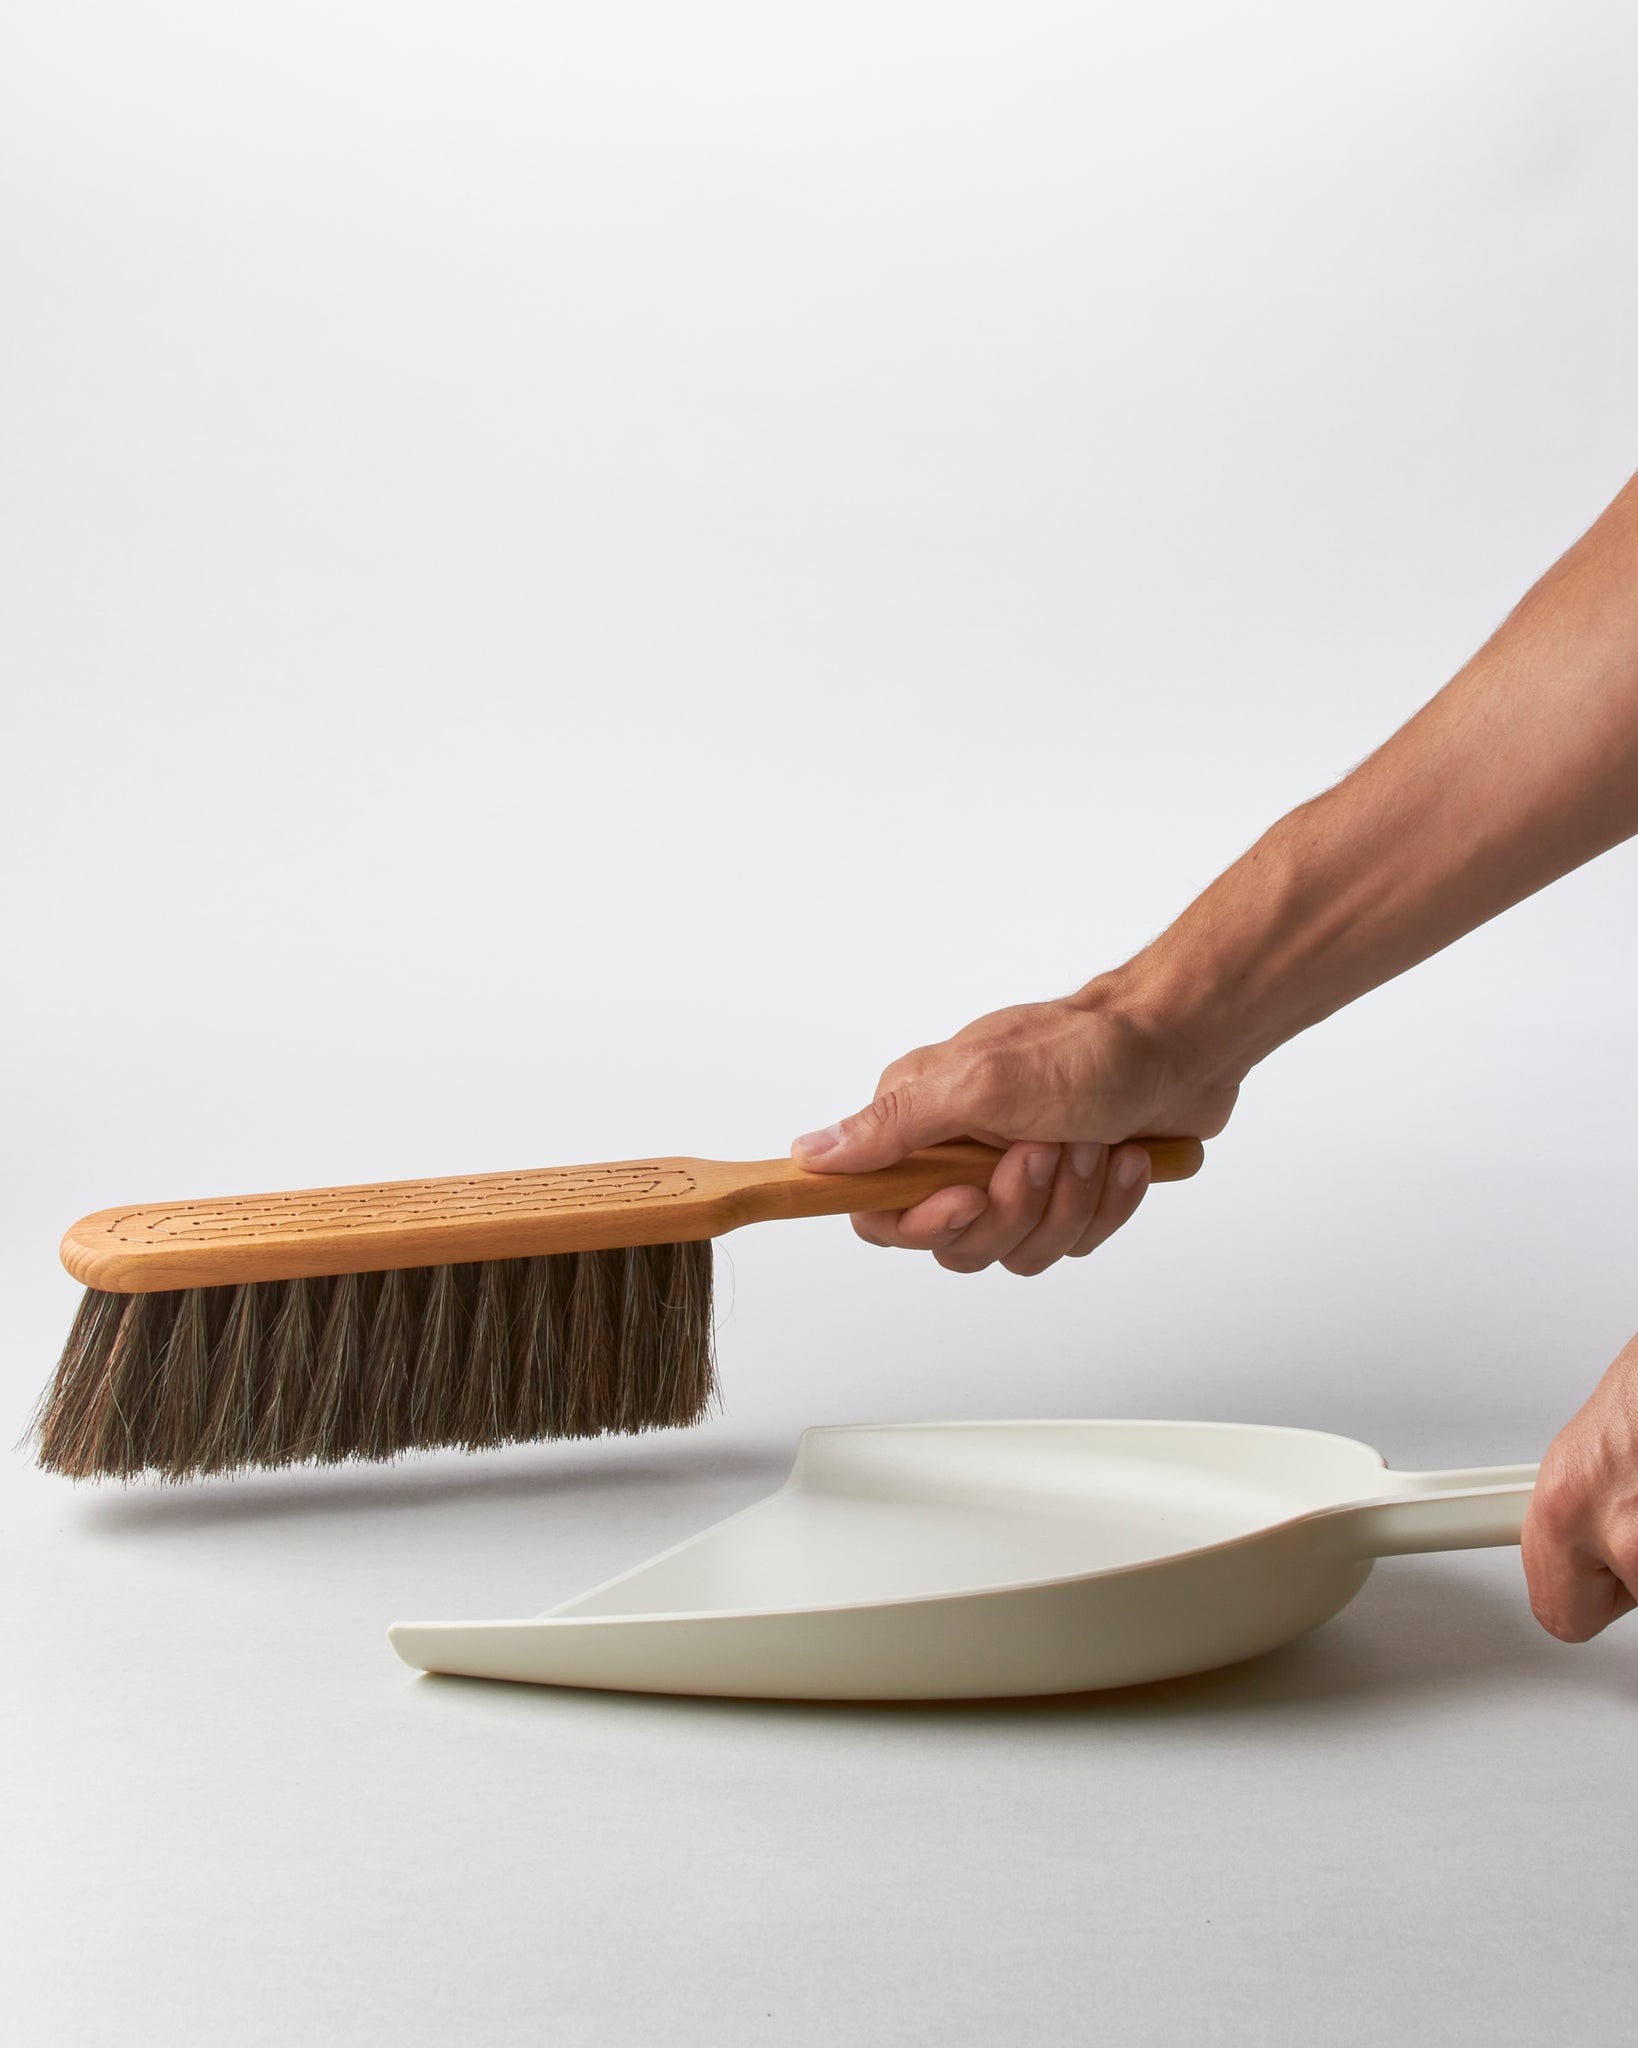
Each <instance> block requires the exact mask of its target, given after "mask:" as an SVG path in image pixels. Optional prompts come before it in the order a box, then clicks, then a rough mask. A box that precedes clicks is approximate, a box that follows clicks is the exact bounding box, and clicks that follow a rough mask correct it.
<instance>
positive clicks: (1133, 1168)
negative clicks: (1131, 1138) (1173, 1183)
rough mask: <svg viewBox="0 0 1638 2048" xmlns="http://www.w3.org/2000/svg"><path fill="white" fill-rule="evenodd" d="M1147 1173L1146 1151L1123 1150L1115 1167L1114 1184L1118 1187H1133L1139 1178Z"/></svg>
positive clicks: (1144, 1176)
mask: <svg viewBox="0 0 1638 2048" xmlns="http://www.w3.org/2000/svg"><path fill="white" fill-rule="evenodd" d="M1148 1175H1149V1155H1148V1153H1147V1152H1123V1153H1122V1154H1121V1160H1120V1164H1119V1166H1117V1167H1116V1168H1115V1185H1116V1187H1119V1188H1135V1187H1136V1186H1137V1184H1138V1182H1139V1181H1140V1180H1146V1179H1147V1178H1148Z"/></svg>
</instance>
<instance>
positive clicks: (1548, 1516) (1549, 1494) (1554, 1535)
mask: <svg viewBox="0 0 1638 2048" xmlns="http://www.w3.org/2000/svg"><path fill="white" fill-rule="evenodd" d="M1584 1504H1585V1496H1584V1493H1583V1490H1582V1486H1581V1483H1580V1478H1579V1475H1577V1474H1576V1473H1575V1472H1573V1471H1571V1470H1569V1469H1567V1468H1566V1467H1565V1466H1563V1465H1561V1464H1556V1463H1554V1462H1553V1461H1552V1460H1551V1459H1549V1460H1548V1461H1547V1462H1546V1463H1545V1464H1544V1465H1543V1467H1542V1470H1541V1474H1540V1476H1539V1477H1538V1479H1537V1480H1536V1486H1535V1492H1534V1493H1533V1494H1532V1495H1531V1499H1530V1520H1531V1523H1532V1524H1533V1525H1534V1533H1535V1534H1536V1535H1537V1536H1538V1537H1539V1538H1541V1540H1542V1541H1544V1542H1545V1543H1547V1544H1549V1545H1554V1546H1557V1545H1562V1544H1566V1543H1569V1542H1570V1541H1571V1540H1572V1539H1573V1538H1574V1537H1575V1536H1576V1535H1577V1534H1578V1533H1579V1531H1580V1528H1581V1524H1582V1518H1583V1512H1584Z"/></svg>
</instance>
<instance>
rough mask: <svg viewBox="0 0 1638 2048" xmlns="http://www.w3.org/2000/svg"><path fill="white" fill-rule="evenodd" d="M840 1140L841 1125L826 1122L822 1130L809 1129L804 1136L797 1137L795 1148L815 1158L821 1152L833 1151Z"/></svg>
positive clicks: (810, 1157)
mask: <svg viewBox="0 0 1638 2048" xmlns="http://www.w3.org/2000/svg"><path fill="white" fill-rule="evenodd" d="M841 1142H842V1127H841V1125H840V1124H826V1126H825V1128H824V1129H823V1130H822V1131H809V1132H808V1133H807V1135H806V1136H805V1137H802V1138H798V1139H797V1141H796V1149H797V1151H798V1152H801V1153H803V1154H805V1155H806V1157H807V1158H809V1159H817V1158H819V1157H820V1156H821V1154H823V1153H826V1152H834V1151H835V1150H836V1147H837V1146H838V1145H839V1144H840V1143H841Z"/></svg>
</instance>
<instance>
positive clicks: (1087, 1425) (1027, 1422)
mask: <svg viewBox="0 0 1638 2048" xmlns="http://www.w3.org/2000/svg"><path fill="white" fill-rule="evenodd" d="M1056 1428H1071V1429H1099V1430H1104V1429H1109V1430H1124V1429H1158V1430H1161V1431H1167V1432H1169V1431H1173V1430H1176V1431H1178V1432H1184V1431H1189V1432H1195V1433H1199V1432H1209V1433H1213V1434H1217V1433H1223V1434H1230V1435H1260V1436H1286V1437H1303V1438H1307V1439H1316V1438H1317V1439H1320V1440H1322V1441H1326V1442H1330V1443H1333V1444H1340V1445H1346V1446H1347V1447H1348V1448H1349V1449H1350V1450H1354V1451H1359V1452H1363V1453H1365V1455H1366V1456H1367V1457H1369V1458H1370V1459H1371V1460H1373V1461H1374V1464H1375V1467H1376V1469H1378V1470H1380V1471H1381V1472H1383V1473H1387V1472H1388V1471H1390V1470H1391V1469H1392V1468H1391V1467H1390V1466H1389V1464H1388V1461H1387V1459H1386V1458H1385V1457H1384V1456H1383V1455H1382V1453H1381V1452H1380V1451H1378V1450H1376V1449H1375V1448H1374V1447H1373V1446H1372V1445H1370V1444H1367V1443H1364V1442H1362V1441H1361V1440H1360V1439H1359V1438H1357V1437H1347V1436H1342V1435H1341V1434H1339V1433H1338V1432H1336V1431H1332V1430H1317V1429H1305V1428H1303V1427H1302V1426H1301V1425H1300V1424H1293V1423H1260V1422H1226V1421H1215V1422H1212V1421H1205V1422H1196V1421H1190V1420H1188V1419H1187V1418H1179V1417H1166V1418H1156V1419H1153V1420H1150V1419H1146V1418H1144V1417H1142V1416H1112V1417H1105V1416H1064V1417H1058V1418H1052V1417H1041V1416H1012V1417H998V1418H995V1419H994V1420H988V1421H986V1420H984V1419H983V1418H961V1419H957V1420H953V1421H933V1422H864V1423H846V1422H835V1423H812V1424H809V1425H808V1426H807V1427H806V1428H805V1429H804V1430H803V1431H802V1435H801V1437H800V1438H799V1439H798V1443H797V1452H796V1458H795V1461H794V1462H793V1464H792V1467H791V1471H790V1473H789V1474H788V1475H787V1477H786V1478H785V1480H784V1482H783V1484H782V1485H780V1486H779V1487H777V1488H775V1490H774V1492H773V1493H770V1494H765V1495H763V1497H762V1498H761V1499H760V1500H756V1501H752V1502H750V1503H749V1504H748V1505H747V1506H745V1507H743V1508H740V1509H739V1510H738V1511H737V1512H736V1513H734V1514H731V1515H725V1516H724V1517H723V1518H722V1519H721V1520H720V1521H718V1522H713V1523H712V1524H710V1527H709V1530H698V1531H696V1532H695V1533H694V1534H693V1535H691V1536H686V1537H684V1538H683V1539H682V1541H681V1542H679V1543H674V1544H672V1545H671V1546H670V1547H669V1548H668V1549H665V1550H662V1551H658V1552H657V1553H656V1554H655V1555H654V1556H653V1557H648V1558H644V1559H643V1560H642V1562H641V1563H640V1564H636V1565H633V1566H632V1567H631V1568H630V1570H629V1571H625V1572H617V1573H615V1574H614V1576H613V1577H611V1578H608V1579H604V1580H602V1581H600V1582H599V1583H598V1584H597V1585H595V1586H591V1587H588V1588H587V1589H586V1590H585V1591H584V1592H582V1593H577V1594H575V1595H573V1596H572V1598H573V1599H575V1600H587V1599H590V1598H591V1597H592V1596H593V1595H595V1594H597V1593H601V1592H604V1591H606V1590H607V1589H608V1588H609V1587H612V1586H616V1585H619V1584H620V1583H621V1581H622V1580H624V1579H627V1578H631V1577H634V1576H635V1575H636V1574H637V1573H639V1572H646V1571H648V1570H650V1569H651V1568H652V1567H654V1566H655V1565H658V1564H661V1563H663V1562H664V1561H665V1560H666V1559H667V1558H669V1557H674V1556H675V1555H677V1553H678V1552H680V1551H683V1550H687V1549H689V1548H690V1547H691V1546H692V1545H693V1544H695V1543H696V1542H698V1541H699V1540H700V1538H701V1537H702V1536H704V1535H706V1534H707V1533H714V1532H715V1531H716V1530H719V1529H723V1528H725V1527H727V1526H728V1524H729V1523H732V1522H736V1521H738V1520H739V1519H740V1518H741V1517H742V1516H745V1515H749V1514H754V1513H755V1512H756V1511H757V1510H758V1509H759V1508H762V1507H765V1506H766V1505H767V1504H768V1502H770V1501H772V1500H776V1499H778V1497H779V1495H780V1494H782V1493H784V1492H785V1491H786V1490H787V1489H789V1488H791V1487H792V1486H795V1485H797V1484H798V1483H799V1480H798V1475H799V1474H800V1472H801V1467H802V1449H803V1446H804V1444H805V1443H806V1441H807V1439H808V1438H809V1437H810V1436H828V1435H857V1436H868V1435H889V1434H894V1433H899V1432H912V1431H950V1432H961V1431H966V1430H982V1429H1006V1430H1012V1429H1018V1430H1027V1429H1056ZM1396 1497H1397V1496H1395V1495H1394V1494H1393V1493H1391V1492H1376V1493H1361V1494H1357V1495H1352V1496H1350V1497H1349V1498H1348V1499H1346V1500H1340V1501H1327V1502H1324V1503H1322V1504H1320V1505H1319V1506H1317V1507H1312V1508H1304V1509H1302V1510H1300V1511H1299V1512H1298V1513H1296V1514H1293V1515H1288V1516H1285V1517H1283V1518H1282V1519H1281V1520H1279V1521H1275V1522H1264V1523H1260V1524H1259V1525H1258V1526H1257V1527H1256V1528H1254V1529H1248V1530H1244V1531H1242V1532H1241V1533H1240V1534H1239V1535H1236V1536H1225V1537H1220V1538H1218V1539H1217V1540H1216V1541H1215V1542H1212V1543H1201V1544H1194V1545H1191V1546H1189V1547H1188V1548H1186V1549H1182V1550H1168V1551H1163V1552H1161V1553H1160V1554H1159V1555H1158V1556H1155V1557H1146V1558H1137V1559H1134V1560H1132V1561H1131V1562H1130V1563H1127V1564H1118V1565H1103V1566H1099V1567H1097V1568H1095V1569H1093V1570H1090V1571H1077V1572H1059V1573H1054V1574H1053V1575H1051V1576H1050V1577H1047V1578H1032V1579H1013V1580H1007V1581H1004V1582H1001V1583H998V1584H986V1585H979V1586H963V1587H958V1588H955V1589H953V1590H950V1591H946V1592H941V1593H901V1594H891V1595H887V1596H884V1597H883V1598H881V1599H879V1600H841V1601H825V1602H820V1603H816V1604H813V1605H809V1606H779V1607H690V1608H681V1607H679V1608H662V1609H644V1610H642V1611H639V1612H633V1613H628V1614H575V1613H560V1612H559V1611H558V1610H557V1609H548V1610H547V1611H546V1612H545V1613H544V1614H539V1615H531V1616H527V1617H523V1618H519V1619H515V1620H498V1621H456V1622H430V1621H429V1622H398V1623H394V1625H393V1628H392V1629H390V1630H389V1631H388V1633H389V1635H390V1636H394V1635H396V1633H397V1631H399V1630H403V1631H404V1632H406V1633H408V1632H409V1631H411V1630H417V1631H419V1630H427V1631H431V1630H433V1629H437V1630H439V1631H457V1632H460V1633H469V1634H475V1633H478V1632H480V1631H500V1632H505V1633H508V1634H512V1633H526V1632H532V1631H537V1630H547V1629H550V1630H554V1631H555V1630H557V1629H560V1628H593V1627H599V1628H601V1627H614V1628H618V1627H623V1626H632V1625H641V1626H643V1627H648V1628H652V1627H654V1626H655V1625H656V1624H659V1623H666V1622H678V1623H682V1622H689V1623H693V1622H702V1621H710V1622H724V1623H729V1622H747V1623H749V1622H767V1621H779V1620H785V1619H796V1618H799V1617H812V1616H819V1615H846V1614H871V1613H876V1612H879V1611H887V1610H891V1609H895V1608H929V1607H941V1606H949V1605H953V1604H955V1603H958V1602H962V1601H979V1600H992V1599H1000V1598H1006V1597H1011V1596H1016V1595H1018V1594H1022V1593H1037V1592H1051V1591H1053V1590H1054V1589H1057V1588H1062V1587H1067V1586H1079V1585H1089V1584H1092V1583H1094V1582H1102V1581H1113V1580H1116V1579H1121V1578H1129V1577H1132V1576H1134V1575H1136V1574H1138V1573H1143V1572H1154V1571H1158V1570H1161V1569H1164V1568H1166V1567H1168V1566H1173V1565H1180V1564H1185V1563H1189V1562H1192V1561H1195V1560H1198V1559H1202V1558H1208V1557H1212V1556H1214V1555H1220V1554H1224V1553H1227V1552H1229V1551H1233V1550H1242V1549H1247V1548H1250V1547H1252V1546H1254V1545H1256V1544H1259V1543H1262V1542H1265V1541H1267V1540H1268V1539H1270V1538H1272V1537H1275V1536H1278V1535H1283V1534H1285V1533H1286V1532H1288V1531H1289V1530H1291V1529H1293V1528H1296V1527H1298V1526H1300V1525H1301V1524H1303V1523H1305V1522H1315V1521H1321V1520H1324V1519H1326V1518H1328V1517H1330V1516H1333V1515H1337V1514H1339V1513H1343V1512H1346V1511H1349V1510H1352V1509H1355V1508H1360V1507H1369V1506H1372V1505H1375V1504H1376V1503H1378V1502H1380V1501H1383V1500H1391V1499H1394V1498H1396ZM1350 1562H1356V1563H1358V1564H1360V1565H1362V1566H1363V1567H1364V1568H1365V1569H1367V1570H1368V1569H1369V1567H1370V1563H1371V1560H1369V1559H1359V1560H1350Z"/></svg>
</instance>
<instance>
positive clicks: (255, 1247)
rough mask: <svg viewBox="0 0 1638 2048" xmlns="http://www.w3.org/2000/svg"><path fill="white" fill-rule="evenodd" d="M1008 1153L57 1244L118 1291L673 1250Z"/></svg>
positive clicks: (866, 1204)
mask: <svg viewBox="0 0 1638 2048" xmlns="http://www.w3.org/2000/svg"><path fill="white" fill-rule="evenodd" d="M1135 1142H1136V1143H1138V1144H1140V1145H1143V1146H1144V1147H1145V1148H1146V1149H1147V1151H1148V1153H1149V1157H1150V1159H1151V1160H1152V1161H1153V1165H1154V1177H1155V1179H1156V1180H1185V1179H1187V1178H1188V1176H1189V1175H1190V1174H1191V1173H1195V1172H1198V1170H1199V1167H1200V1162H1201V1159H1202V1157H1203V1154H1202V1151H1201V1146H1200V1141H1199V1139H1198V1138H1139V1139H1137V1140H1135ZM1000 1157H1001V1154H1000V1153H999V1152H997V1151H995V1150H994V1149H993V1148H992V1147H991V1146H989V1145H976V1144H973V1143H971V1142H970V1141H961V1142H959V1143H956V1144H951V1145H930V1146H929V1147H928V1148H927V1149H926V1150H925V1151H922V1152H912V1153H911V1155H910V1157H909V1158H908V1159H903V1160H901V1161H900V1162H899V1164H898V1165H897V1166H888V1167H884V1168H882V1170H881V1171H880V1172H879V1173H809V1172H808V1171H807V1170H806V1169H805V1168H804V1167H800V1166H798V1165H797V1164H796V1163H795V1161H794V1160H790V1159H754V1160H748V1161H747V1160H727V1159H624V1160H614V1161H610V1162H605V1163H603V1164H599V1165H593V1166H543V1167H531V1168H525V1169H523V1170H521V1171H519V1172H516V1173H480V1174H460V1175H455V1176H453V1177H451V1178H446V1179H440V1180H421V1181H385V1182H379V1183H372V1184H367V1185H364V1186H361V1187H345V1188H302V1189H296V1190H294V1191H287V1192H283V1193H275V1194H268V1195H229V1196H224V1197H220V1198H215V1199H207V1200H189V1201H181V1202H147V1203H142V1204H140V1205H137V1206H135V1207H127V1208H121V1209H99V1210H98V1211H97V1213H96V1214H95V1215H94V1216H85V1217H82V1218H81V1219H80V1221H79V1222H78V1223H76V1224H75V1225H74V1227H73V1228H72V1229H71V1230H70V1231H69V1232H68V1235H67V1236H66V1237H65V1238H64V1239H63V1244H62V1259H63V1264H64V1265H65V1266H66V1267H67V1268H68V1270H69V1272H71V1273H72V1274H73V1275H74V1277H75V1279H76V1280H80V1281H83V1282H84V1284H85V1285H86V1286H87V1287H98V1288H103V1289H107V1290H109V1291H112V1292H114V1293H116V1294H147V1293H153V1292H159V1291H162V1290H164V1289H166V1288H173V1287H224V1286H232V1285H237V1284H238V1283H239V1282H241V1281H260V1280H300V1279H309V1278H316V1277H318V1276H319V1275H322V1274H331V1273H385V1272H388V1271H390V1270H392V1269H393V1268H395V1267H405V1266H439V1265H451V1264H455V1263H457V1262H459V1261H461V1260H469V1259H515V1258H530V1257H533V1256H534V1255H536V1254H537V1253H553V1252H581V1251H602V1250H610V1249H613V1248H614V1247H616V1246H621V1245H645V1244H681V1243H685V1242H687V1241H688V1240H690V1239H697V1238H702V1237H719V1236H720V1235H721V1234H722V1233H723V1231H725V1230H736V1229H738V1227H739V1226H740V1225H741V1224H742V1223H760V1222H762V1221H764V1220H765V1219H770V1218H773V1217H779V1216H834V1215H838V1214H840V1213H842V1212H843V1211H846V1210H857V1209H907V1208H909V1207H910V1206H911V1205H912V1204H913V1203H915V1202H919V1201H920V1200H921V1199H922V1198H923V1196H925V1195H931V1194H934V1193H936V1192H937V1191H938V1189H940V1188H948V1187H962V1186H973V1187H983V1188H987V1187H988V1186H989V1184H990V1175H991V1174H992V1173H993V1172H994V1171H995V1167H996V1162H997V1161H998V1160H999V1159H1000Z"/></svg>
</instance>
